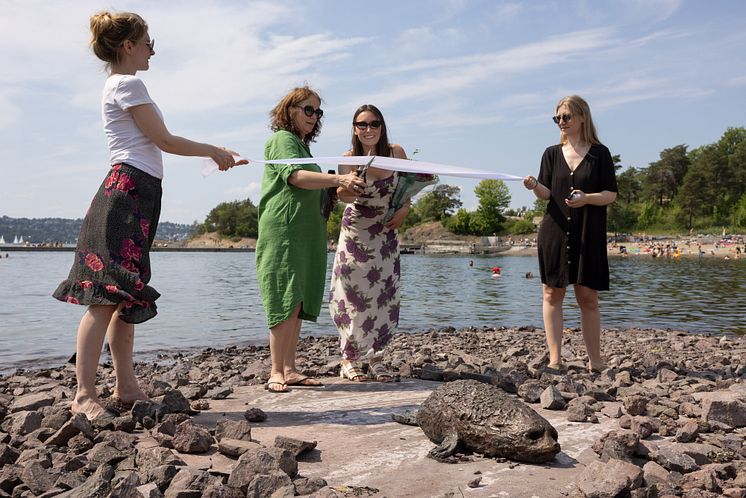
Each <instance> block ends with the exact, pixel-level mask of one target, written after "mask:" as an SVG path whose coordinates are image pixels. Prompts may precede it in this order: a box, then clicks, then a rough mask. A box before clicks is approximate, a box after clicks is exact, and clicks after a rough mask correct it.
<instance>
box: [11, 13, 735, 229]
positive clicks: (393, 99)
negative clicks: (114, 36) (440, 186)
mask: <svg viewBox="0 0 746 498" xmlns="http://www.w3.org/2000/svg"><path fill="white" fill-rule="evenodd" d="M111 8H114V9H116V10H130V11H134V12H137V13H139V14H141V15H142V16H143V17H144V18H145V19H146V21H148V23H149V25H150V34H151V37H152V38H154V39H155V40H156V45H155V50H156V54H155V55H154V56H153V58H152V59H151V66H150V70H149V71H147V72H142V73H139V75H140V76H141V77H142V78H143V79H144V80H145V82H146V84H147V86H148V89H149V91H150V94H151V96H152V97H153V98H154V100H155V101H156V102H157V103H158V105H159V106H160V108H161V110H162V111H163V114H164V116H165V120H166V124H167V125H168V127H169V129H170V130H171V131H172V133H175V134H179V135H183V136H186V137H188V138H192V139H196V140H199V141H206V142H210V143H214V144H216V145H225V146H228V147H231V148H234V149H236V150H238V151H239V152H240V153H241V154H243V155H244V156H245V157H249V158H261V156H262V152H263V144H264V142H265V140H266V139H267V137H268V136H269V135H270V130H269V128H268V116H267V113H268V111H269V110H270V109H271V108H272V107H273V106H274V105H275V103H276V102H277V101H278V100H279V98H281V97H282V95H284V94H285V93H286V92H287V91H288V90H289V89H290V88H292V87H294V86H297V85H300V84H303V83H304V82H308V83H309V84H310V85H311V86H312V87H313V88H315V89H317V90H318V91H319V93H320V94H321V96H322V98H323V103H322V107H323V108H324V110H325V112H326V114H325V118H324V126H323V129H322V132H321V135H320V137H319V139H318V141H317V142H316V143H315V144H313V146H312V152H313V154H314V155H316V156H333V155H340V154H341V153H342V152H343V151H345V150H346V149H347V148H348V146H349V141H350V121H351V118H352V113H353V112H354V110H355V109H356V108H357V107H358V106H359V105H361V104H363V103H371V104H375V105H377V106H378V107H379V108H380V109H381V110H382V111H383V113H384V115H385V117H386V121H387V124H388V126H389V136H390V138H391V139H392V141H394V142H396V143H400V144H401V145H402V146H403V147H404V149H405V151H406V152H407V153H408V154H409V155H410V157H411V156H412V153H413V151H414V150H415V149H419V150H420V152H419V153H418V154H417V155H416V156H415V158H417V159H421V160H426V161H431V162H439V163H446V164H454V165H459V166H465V167H473V168H480V169H487V170H491V171H496V172H502V173H509V174H514V175H520V176H524V175H526V174H536V173H537V172H538V164H539V160H540V158H541V154H542V152H543V150H544V148H545V147H547V146H548V145H551V144H554V143H556V142H557V141H558V132H557V129H556V126H555V125H554V124H553V123H552V122H551V120H550V117H551V116H552V115H553V113H554V106H555V104H556V102H557V101H558V100H559V99H560V98H561V97H563V96H565V95H569V94H579V95H581V96H583V97H584V98H586V100H588V102H589V103H590V105H591V108H592V110H593V115H594V120H595V122H596V125H597V128H598V131H599V134H600V137H601V140H602V141H603V142H604V143H605V144H606V145H607V146H608V147H609V148H610V149H611V151H612V153H613V154H620V155H621V158H622V163H623V164H624V165H625V167H627V166H636V167H645V166H647V165H648V164H649V163H650V162H652V161H655V160H656V159H657V158H658V154H659V153H660V151H661V150H662V149H664V148H667V147H673V146H675V145H678V144H687V145H688V146H689V147H690V148H694V147H698V146H700V145H703V144H707V143H711V142H713V141H715V140H717V139H718V138H719V136H720V135H721V134H722V133H723V131H725V129H726V128H727V127H729V126H744V125H746V123H745V121H746V112H745V111H746V65H745V64H744V56H743V54H745V53H746V32H745V31H744V29H743V22H744V20H746V2H742V1H736V0H733V1H712V2H702V1H693V0H692V1H685V0H625V1H573V0H568V1H562V2H560V1H525V2H520V1H505V2H501V1H487V0H485V1H479V0H474V1H467V0H427V1H424V0H423V1H418V0H412V1H387V0H379V1H377V2H342V1H331V0H302V1H282V0H272V1H267V2H249V1H240V2H239V1H233V2H231V1H223V2H210V1H190V0H185V1H178V2H176V1H159V2H153V1H121V2H118V3H117V4H115V5H113V4H112V3H110V2H97V1H81V0H75V1H54V2H49V1H36V0H0V11H2V16H1V17H0V60H1V61H2V66H3V70H2V72H0V150H2V151H3V154H2V159H0V188H1V191H2V196H1V197H0V199H1V201H0V215H7V216H11V217H30V218H40V217H64V218H77V217H82V216H83V214H84V213H85V211H86V209H87V207H88V203H89V201H90V198H91V197H92V195H93V193H94V192H95V190H96V188H97V187H98V185H99V183H100V182H101V180H102V178H103V176H104V174H105V172H106V169H107V165H108V151H107V148H106V140H105V137H104V135H103V132H102V130H101V122H100V92H101V87H102V86H103V82H104V79H105V76H106V75H105V73H104V72H103V65H102V63H101V62H100V61H98V60H97V59H96V58H95V57H94V56H93V54H92V53H91V52H90V50H89V48H88V46H87V42H88V37H89V32H88V17H89V16H90V15H91V14H92V13H94V12H96V11H98V10H101V9H111ZM164 162H165V178H164V199H163V211H162V217H161V219H162V220H163V221H173V222H181V223H191V222H192V221H195V220H197V221H200V222H201V221H203V220H204V217H205V216H206V215H207V213H208V212H209V211H210V209H212V208H213V207H215V206H216V205H217V204H218V203H220V202H224V201H232V200H236V199H244V198H246V197H247V196H248V197H250V198H251V200H252V201H253V202H254V203H255V204H256V203H258V200H259V195H260V183H261V175H262V167H261V166H243V167H239V168H235V169H233V170H232V171H230V172H227V173H222V174H214V175H212V176H209V177H207V178H203V177H202V176H201V174H200V168H201V160H200V159H198V158H183V157H177V156H172V155H168V154H165V155H164ZM322 167H323V168H327V167H328V166H327V165H322ZM441 180H442V182H444V183H448V184H451V185H458V186H460V187H462V200H463V201H464V206H465V207H466V208H467V209H470V210H471V209H474V208H475V207H476V205H477V201H476V198H475V196H474V193H473V189H474V186H475V185H476V183H477V182H476V181H471V180H464V179H458V178H447V177H442V178H441ZM508 185H509V188H510V191H511V194H512V198H513V199H512V204H511V205H512V207H515V208H518V207H520V206H530V205H532V204H533V196H532V195H531V194H530V193H529V192H527V191H526V190H525V189H523V187H522V186H521V185H520V184H518V183H508Z"/></svg>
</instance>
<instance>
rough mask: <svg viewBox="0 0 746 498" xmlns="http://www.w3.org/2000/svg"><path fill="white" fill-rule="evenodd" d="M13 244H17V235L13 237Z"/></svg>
mask: <svg viewBox="0 0 746 498" xmlns="http://www.w3.org/2000/svg"><path fill="white" fill-rule="evenodd" d="M13 243H14V244H18V235H16V236H15V237H13Z"/></svg>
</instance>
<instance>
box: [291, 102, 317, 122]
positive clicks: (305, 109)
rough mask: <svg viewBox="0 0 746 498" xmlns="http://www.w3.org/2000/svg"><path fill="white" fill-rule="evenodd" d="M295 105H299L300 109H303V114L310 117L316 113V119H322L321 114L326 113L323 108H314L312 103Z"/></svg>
mask: <svg viewBox="0 0 746 498" xmlns="http://www.w3.org/2000/svg"><path fill="white" fill-rule="evenodd" d="M293 107H298V108H299V109H303V114H305V115H306V116H308V117H309V118H310V117H311V116H313V115H314V114H316V119H321V116H323V115H324V111H323V110H322V109H321V108H318V109H314V108H313V106H312V105H304V106H300V105H294V106H293Z"/></svg>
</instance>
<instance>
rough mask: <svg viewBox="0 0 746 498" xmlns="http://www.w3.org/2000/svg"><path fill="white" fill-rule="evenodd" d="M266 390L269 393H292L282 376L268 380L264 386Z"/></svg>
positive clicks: (272, 376) (278, 375) (277, 375)
mask: <svg viewBox="0 0 746 498" xmlns="http://www.w3.org/2000/svg"><path fill="white" fill-rule="evenodd" d="M264 388H265V389H266V390H267V391H272V392H276V393H286V392H289V391H290V390H289V389H288V386H287V384H286V383H285V377H284V376H283V375H282V374H273V375H270V377H269V380H267V383H266V384H265V385H264Z"/></svg>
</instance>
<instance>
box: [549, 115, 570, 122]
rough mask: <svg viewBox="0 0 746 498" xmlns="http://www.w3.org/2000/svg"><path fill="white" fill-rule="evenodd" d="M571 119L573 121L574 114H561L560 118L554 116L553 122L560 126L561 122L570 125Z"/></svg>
mask: <svg viewBox="0 0 746 498" xmlns="http://www.w3.org/2000/svg"><path fill="white" fill-rule="evenodd" d="M571 119H572V114H561V115H559V116H552V121H554V122H555V124H560V121H564V122H565V123H569V122H570V120H571Z"/></svg>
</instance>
